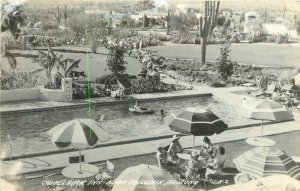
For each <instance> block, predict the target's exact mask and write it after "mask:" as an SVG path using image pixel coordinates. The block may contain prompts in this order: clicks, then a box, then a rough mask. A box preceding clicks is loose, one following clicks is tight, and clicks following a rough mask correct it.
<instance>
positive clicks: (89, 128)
mask: <svg viewBox="0 0 300 191" xmlns="http://www.w3.org/2000/svg"><path fill="white" fill-rule="evenodd" d="M47 134H48V135H49V136H50V137H51V141H52V143H53V144H54V145H55V146H57V147H58V148H66V147H68V146H73V147H74V148H76V149H78V150H79V159H80V158H81V157H80V156H81V150H82V149H86V148H90V147H94V146H95V145H96V144H97V143H98V142H106V141H108V140H109V139H111V136H110V135H109V133H108V132H107V131H106V130H105V129H103V128H102V127H101V126H100V125H99V123H97V122H96V121H94V120H91V119H73V120H71V121H67V122H64V123H61V124H59V125H57V126H55V127H53V128H52V129H51V130H49V131H48V132H47ZM79 161H80V160H79ZM80 171H81V161H80Z"/></svg>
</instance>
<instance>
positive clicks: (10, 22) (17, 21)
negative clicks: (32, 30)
mask: <svg viewBox="0 0 300 191" xmlns="http://www.w3.org/2000/svg"><path fill="white" fill-rule="evenodd" d="M23 22H24V18H23V16H22V15H21V11H18V10H16V11H14V12H10V13H8V14H7V15H6V16H5V17H4V19H3V20H2V22H1V32H4V31H6V30H9V31H10V32H11V34H12V35H13V36H14V38H15V39H18V38H19V36H20V33H21V29H20V27H19V26H20V25H21V24H22V23H23Z"/></svg>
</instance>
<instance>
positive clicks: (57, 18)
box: [55, 6, 61, 24]
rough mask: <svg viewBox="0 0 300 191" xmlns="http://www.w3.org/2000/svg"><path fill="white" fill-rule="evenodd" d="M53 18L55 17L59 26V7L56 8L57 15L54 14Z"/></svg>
mask: <svg viewBox="0 0 300 191" xmlns="http://www.w3.org/2000/svg"><path fill="white" fill-rule="evenodd" d="M55 17H56V20H57V22H58V24H60V17H61V15H60V13H59V6H57V15H56V14H55Z"/></svg>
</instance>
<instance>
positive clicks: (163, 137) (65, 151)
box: [0, 119, 294, 161]
mask: <svg viewBox="0 0 300 191" xmlns="http://www.w3.org/2000/svg"><path fill="white" fill-rule="evenodd" d="M289 121H294V120H293V119H290V120H286V121H280V122H276V121H269V122H264V125H271V124H276V123H284V122H289ZM260 125H261V122H258V123H252V124H245V125H239V126H232V127H228V130H227V131H230V130H235V129H243V128H248V127H255V126H260ZM173 135H174V134H169V135H162V136H156V137H144V138H138V139H130V140H122V141H116V142H109V143H103V144H99V145H96V146H95V147H93V148H88V149H85V150H89V149H95V148H101V147H109V146H118V145H124V144H131V143H141V142H145V141H155V140H162V139H166V138H171V137H172V136H173ZM177 135H178V136H182V137H183V136H190V135H187V134H181V133H178V134H177ZM73 151H76V149H73V148H69V149H63V150H53V151H45V152H40V153H32V154H25V155H13V156H12V160H16V159H24V158H31V157H39V156H45V155H52V154H60V153H68V152H73ZM0 160H3V161H8V160H10V157H8V156H6V157H0Z"/></svg>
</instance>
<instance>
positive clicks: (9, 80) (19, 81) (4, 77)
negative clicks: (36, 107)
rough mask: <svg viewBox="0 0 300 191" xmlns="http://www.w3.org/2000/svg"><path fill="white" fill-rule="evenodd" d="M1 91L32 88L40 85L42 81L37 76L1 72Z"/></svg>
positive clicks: (19, 72) (15, 71)
mask: <svg viewBox="0 0 300 191" xmlns="http://www.w3.org/2000/svg"><path fill="white" fill-rule="evenodd" d="M0 78H1V86H0V89H1V90H10V89H24V88H34V87H37V86H39V85H42V84H41V82H42V81H43V80H41V79H40V77H39V76H38V75H33V74H31V73H29V72H21V71H18V70H14V71H4V70H1V75H0Z"/></svg>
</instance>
